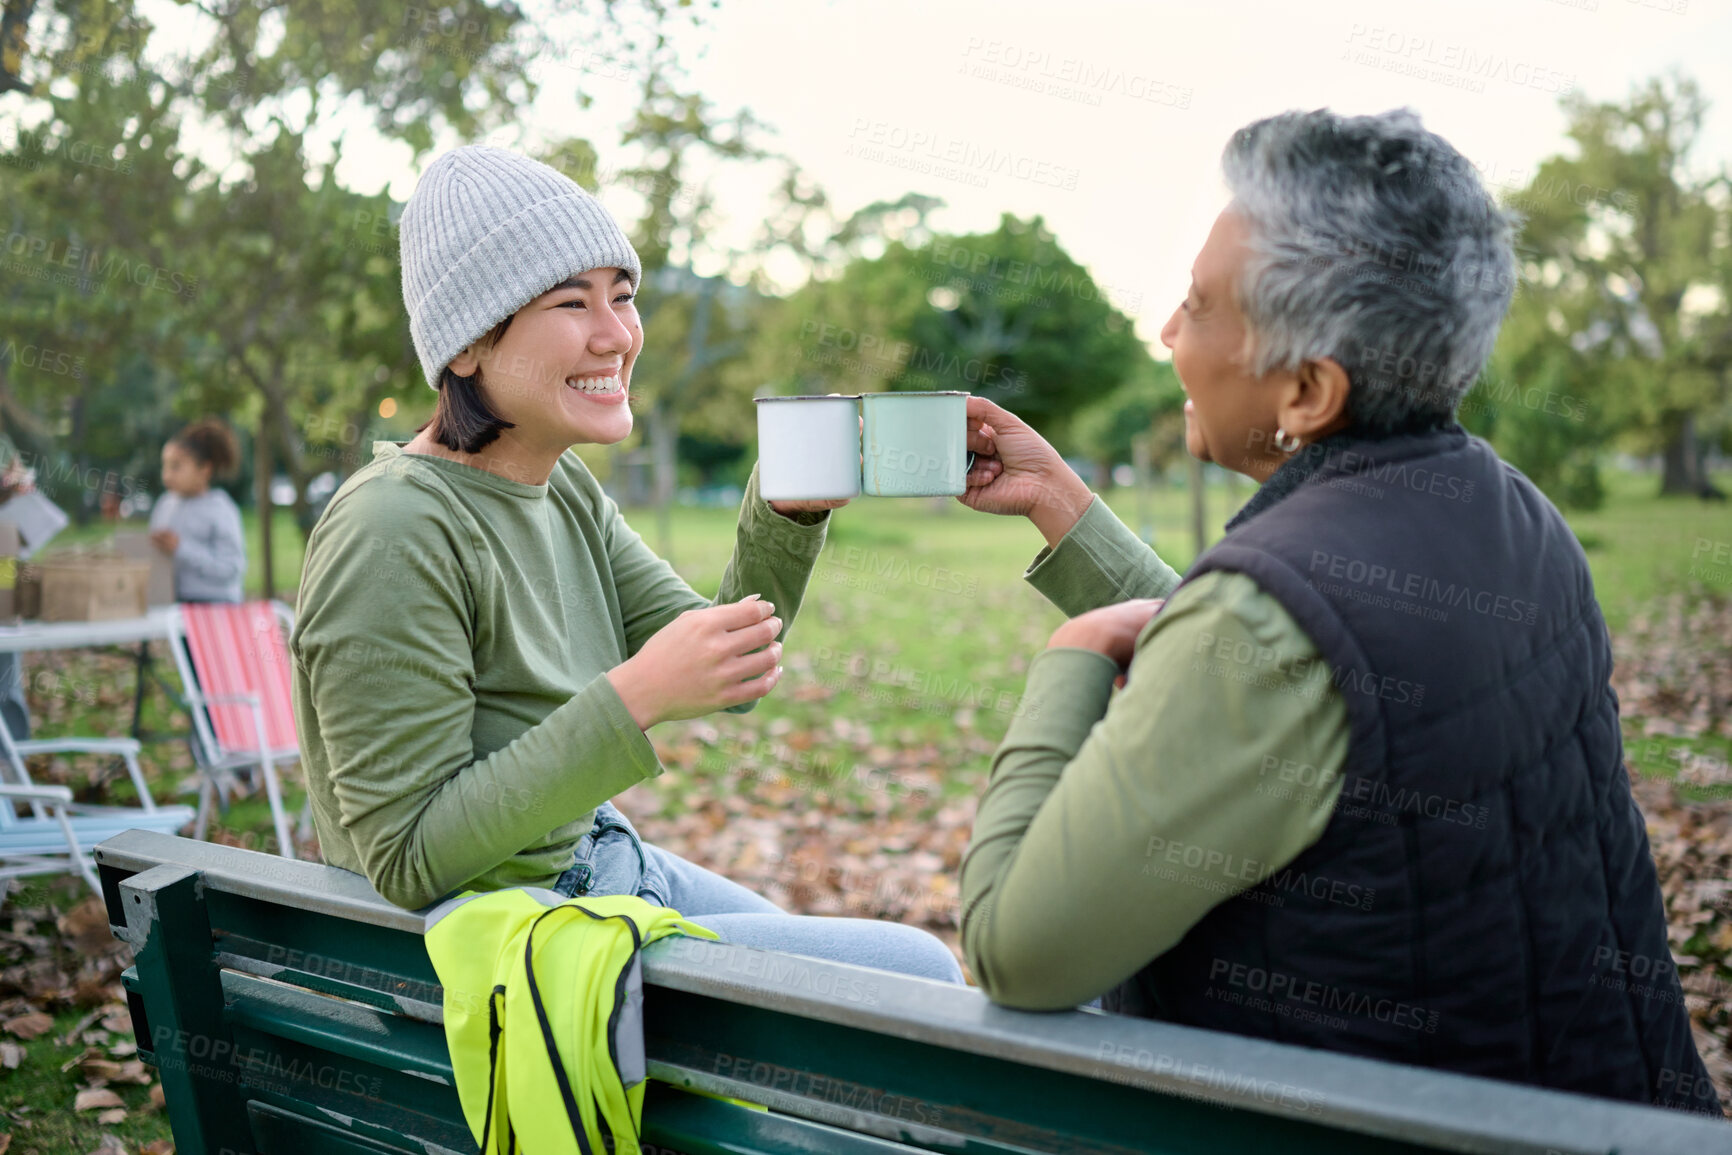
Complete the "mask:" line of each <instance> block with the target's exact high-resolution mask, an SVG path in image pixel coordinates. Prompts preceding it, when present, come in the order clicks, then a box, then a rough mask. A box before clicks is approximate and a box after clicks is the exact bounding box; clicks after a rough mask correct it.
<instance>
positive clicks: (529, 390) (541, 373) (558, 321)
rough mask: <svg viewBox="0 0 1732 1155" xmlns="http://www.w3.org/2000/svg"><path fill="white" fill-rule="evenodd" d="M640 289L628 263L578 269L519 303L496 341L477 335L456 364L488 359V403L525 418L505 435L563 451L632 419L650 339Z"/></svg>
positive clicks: (598, 440)
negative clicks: (636, 367) (635, 378)
mask: <svg viewBox="0 0 1732 1155" xmlns="http://www.w3.org/2000/svg"><path fill="white" fill-rule="evenodd" d="M635 296H636V294H635V293H634V291H633V289H632V285H631V279H630V277H628V276H627V275H626V273H625V271H624V270H622V269H613V268H604V269H590V270H588V271H586V272H582V273H578V274H577V275H575V276H572V277H569V278H567V279H566V280H565V281H563V282H562V283H560V284H558V285H556V286H554V287H553V288H552V289H549V290H548V291H547V292H545V293H543V294H541V295H540V296H539V297H536V298H535V299H534V300H532V301H530V302H529V303H528V304H526V305H524V306H523V307H522V308H521V309H519V310H517V312H516V313H514V314H513V315H512V317H511V324H510V325H509V326H508V327H507V328H506V330H505V333H504V335H503V336H502V337H500V339H499V341H498V342H497V343H496V344H494V345H493V346H492V347H491V348H484V347H482V346H480V345H472V346H470V347H469V348H468V349H465V350H464V351H463V352H462V353H459V354H458V355H457V356H456V357H454V358H452V360H451V368H452V370H453V371H454V372H456V373H458V374H459V375H461V376H465V377H467V376H471V375H473V374H474V372H475V370H476V368H477V367H479V368H480V369H481V371H482V373H481V392H482V394H483V396H484V397H485V398H486V400H487V403H488V405H489V406H490V407H491V408H492V410H493V412H494V413H495V414H497V415H498V416H499V417H501V418H503V419H504V420H506V421H509V422H511V423H512V424H513V425H515V426H516V428H515V429H510V430H506V431H505V432H504V433H503V434H502V435H501V436H502V437H509V438H511V439H513V440H516V441H519V442H522V443H524V445H525V447H526V448H529V449H532V450H543V449H551V450H552V451H553V452H554V453H556V454H557V453H559V452H562V451H563V450H565V449H566V448H568V447H570V446H572V445H581V444H597V445H612V444H613V443H615V442H617V441H622V440H624V439H625V437H626V435H627V434H629V433H630V432H631V426H632V418H631V407H630V404H629V400H630V393H629V390H630V386H631V370H632V365H633V364H634V363H635V362H636V361H637V355H638V351H639V350H641V349H642V348H643V324H642V322H641V321H639V319H638V315H637V304H636V301H635Z"/></svg>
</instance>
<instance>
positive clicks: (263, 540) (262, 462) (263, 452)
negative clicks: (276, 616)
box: [253, 406, 277, 599]
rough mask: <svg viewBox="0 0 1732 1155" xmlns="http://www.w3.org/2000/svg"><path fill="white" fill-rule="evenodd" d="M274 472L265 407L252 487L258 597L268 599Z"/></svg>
mask: <svg viewBox="0 0 1732 1155" xmlns="http://www.w3.org/2000/svg"><path fill="white" fill-rule="evenodd" d="M275 472H276V468H275V466H274V465H273V464H272V462H271V414H270V407H269V406H265V407H263V408H261V409H260V410H259V428H258V434H257V435H256V436H255V437H254V438H253V488H254V489H255V490H256V496H255V500H256V502H257V504H258V510H259V518H258V520H259V565H260V572H261V574H262V575H263V579H264V584H263V591H264V592H263V593H262V594H261V595H260V596H261V597H264V598H267V599H269V598H274V597H276V596H277V587H276V583H275V582H274V581H273V580H272V577H273V575H272V572H271V475H272V474H274V473H275Z"/></svg>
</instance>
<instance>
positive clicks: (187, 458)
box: [150, 418, 247, 602]
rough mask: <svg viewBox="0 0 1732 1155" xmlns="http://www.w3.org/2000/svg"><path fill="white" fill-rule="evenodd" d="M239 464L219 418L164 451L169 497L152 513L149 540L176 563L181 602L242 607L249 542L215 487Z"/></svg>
mask: <svg viewBox="0 0 1732 1155" xmlns="http://www.w3.org/2000/svg"><path fill="white" fill-rule="evenodd" d="M239 464H240V446H239V445H238V444H237V443H236V441H235V435H234V431H233V430H231V429H230V428H229V427H228V426H227V425H224V424H223V423H222V422H221V421H218V420H216V419H215V418H206V419H205V420H203V421H196V422H194V423H193V424H191V425H188V426H187V427H186V428H184V429H182V430H181V431H180V432H179V433H176V434H175V435H174V436H173V437H172V438H171V439H170V440H169V442H168V444H166V445H164V446H163V447H162V485H163V488H164V489H165V490H166V491H167V492H165V493H164V494H163V495H162V496H161V497H159V498H157V500H156V505H155V507H154V508H152V509H151V511H150V540H151V541H153V542H155V543H156V547H157V548H158V549H160V550H162V552H164V553H166V554H168V555H169V556H170V557H172V558H174V599H175V601H178V602H238V601H240V600H241V581H242V579H243V578H245V577H246V573H247V546H246V539H245V537H244V536H243V535H242V533H241V511H240V510H239V509H236V508H235V503H234V498H232V497H230V496H229V495H228V494H227V493H225V492H223V491H222V490H220V489H216V488H214V487H212V485H211V480H212V478H214V477H229V476H232V475H233V473H234V470H235V468H236V466H238V465H239Z"/></svg>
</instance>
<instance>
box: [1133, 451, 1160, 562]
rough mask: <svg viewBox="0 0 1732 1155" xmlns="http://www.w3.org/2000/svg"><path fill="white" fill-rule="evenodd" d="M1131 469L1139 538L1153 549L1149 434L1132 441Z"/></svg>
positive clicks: (1153, 523) (1153, 526) (1153, 528)
mask: <svg viewBox="0 0 1732 1155" xmlns="http://www.w3.org/2000/svg"><path fill="white" fill-rule="evenodd" d="M1131 469H1132V470H1133V471H1134V472H1135V473H1136V483H1135V484H1136V487H1137V536H1138V537H1140V538H1142V539H1143V544H1144V545H1147V546H1150V547H1152V546H1153V545H1154V544H1155V513H1154V509H1153V507H1152V506H1151V504H1150V498H1152V497H1153V496H1154V495H1153V493H1151V492H1150V490H1151V488H1152V487H1151V484H1150V480H1149V435H1148V434H1147V433H1144V434H1142V435H1140V436H1138V437H1133V438H1132V439H1131Z"/></svg>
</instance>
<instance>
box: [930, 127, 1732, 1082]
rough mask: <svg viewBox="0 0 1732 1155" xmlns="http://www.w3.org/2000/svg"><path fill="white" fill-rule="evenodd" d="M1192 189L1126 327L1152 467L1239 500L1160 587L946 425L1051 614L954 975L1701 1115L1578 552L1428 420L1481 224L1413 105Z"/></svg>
mask: <svg viewBox="0 0 1732 1155" xmlns="http://www.w3.org/2000/svg"><path fill="white" fill-rule="evenodd" d="M1225 170H1226V176H1227V181H1228V184H1229V186H1230V188H1231V191H1232V194H1233V195H1232V201H1231V203H1230V204H1229V206H1228V207H1227V209H1226V210H1225V211H1224V212H1222V213H1221V215H1220V218H1219V219H1218V220H1217V221H1216V222H1215V226H1214V228H1213V230H1212V231H1211V232H1210V234H1209V237H1208V240H1207V241H1206V242H1205V243H1204V245H1203V247H1202V250H1201V251H1200V252H1199V254H1198V256H1197V259H1196V263H1195V265H1194V267H1193V269H1192V282H1191V286H1190V289H1189V292H1188V293H1187V294H1186V297H1185V300H1184V303H1183V304H1181V305H1180V306H1179V308H1178V310H1177V311H1176V312H1175V313H1174V314H1173V316H1172V319H1171V320H1169V321H1168V322H1167V325H1166V328H1165V329H1164V330H1163V332H1162V334H1161V338H1162V341H1163V342H1164V343H1165V344H1166V345H1167V346H1168V347H1170V348H1171V349H1172V350H1173V365H1174V368H1175V369H1176V370H1177V372H1178V375H1179V378H1180V380H1181V382H1182V383H1183V385H1184V388H1185V391H1186V394H1187V397H1188V400H1187V401H1186V404H1185V418H1186V421H1185V441H1186V446H1187V448H1188V449H1189V450H1190V452H1191V453H1192V454H1194V455H1195V456H1197V457H1199V458H1202V459H1203V460H1205V461H1213V462H1215V463H1217V464H1219V465H1221V466H1222V467H1224V468H1227V469H1231V470H1235V471H1237V472H1239V473H1242V474H1245V475H1246V476H1249V477H1252V478H1255V479H1256V480H1257V481H1259V482H1261V483H1262V488H1261V489H1260V490H1259V491H1258V492H1257V493H1256V495H1255V496H1254V497H1253V498H1252V499H1251V501H1250V502H1249V503H1248V504H1247V505H1246V506H1245V508H1244V509H1243V510H1241V511H1240V512H1239V513H1238V514H1237V516H1235V517H1234V518H1233V520H1232V521H1231V522H1230V523H1229V524H1228V527H1227V534H1226V536H1225V537H1224V538H1223V539H1222V540H1221V541H1220V542H1219V543H1218V544H1217V545H1215V546H1214V548H1212V549H1210V550H1208V551H1207V552H1206V553H1205V554H1204V555H1203V556H1202V557H1200V558H1198V559H1197V561H1196V562H1195V564H1193V565H1192V567H1191V568H1190V570H1189V571H1188V572H1187V573H1186V575H1185V577H1184V580H1183V581H1180V580H1179V578H1178V575H1176V574H1175V573H1173V571H1172V570H1171V569H1169V568H1168V567H1167V566H1166V565H1165V564H1164V563H1162V562H1161V561H1160V559H1159V558H1157V557H1156V556H1155V555H1154V554H1153V553H1152V552H1151V551H1149V550H1148V549H1147V548H1146V547H1144V546H1142V545H1141V543H1140V542H1138V541H1137V540H1136V538H1135V537H1134V536H1132V535H1131V534H1130V533H1129V532H1128V531H1127V530H1126V529H1125V528H1124V527H1123V526H1122V525H1120V524H1119V523H1118V522H1117V521H1116V520H1114V518H1113V517H1112V515H1111V514H1110V513H1109V512H1108V511H1107V510H1106V508H1105V507H1104V506H1103V505H1101V504H1100V503H1099V502H1098V501H1096V500H1094V499H1093V498H1092V496H1091V495H1090V494H1089V493H1088V491H1087V489H1086V488H1085V487H1084V486H1083V484H1082V482H1081V481H1080V480H1079V479H1077V478H1076V477H1075V476H1074V475H1073V474H1071V473H1070V472H1069V471H1068V470H1067V469H1065V468H1064V467H1063V465H1062V463H1061V462H1059V461H1058V460H1057V458H1056V455H1054V454H1052V451H1051V450H1050V448H1049V447H1047V446H1046V445H1045V443H1044V442H1042V441H1041V440H1040V439H1039V437H1038V436H1036V435H1035V434H1033V433H1032V431H1030V430H1028V428H1027V427H1026V426H1024V425H1022V424H1021V423H1020V422H1018V421H1017V420H1016V419H1015V418H1014V417H1012V416H1010V415H1009V414H1007V413H1004V412H1003V411H1002V410H999V409H997V408H995V407H991V406H988V405H986V404H984V403H982V402H976V403H975V406H974V408H973V411H972V412H973V416H974V418H975V419H976V420H977V421H979V422H980V427H979V428H977V429H976V430H975V432H974V433H973V434H972V436H971V441H972V447H973V448H974V449H975V450H976V451H977V452H978V453H982V454H986V455H987V464H986V465H985V466H984V467H983V468H982V470H981V471H980V473H979V474H978V476H977V477H976V478H975V479H974V481H973V484H974V486H975V487H974V488H972V489H971V490H970V491H969V493H968V494H967V496H966V497H965V499H964V500H965V501H966V502H967V503H968V504H969V505H971V506H973V507H975V508H978V509H984V510H988V511H991V512H1000V513H1022V514H1026V515H1028V516H1029V517H1030V518H1031V519H1032V520H1034V522H1035V523H1036V525H1037V526H1039V527H1040V528H1041V530H1042V532H1043V534H1045V536H1046V538H1047V541H1048V543H1049V546H1050V548H1049V550H1047V551H1044V552H1043V553H1042V554H1041V556H1040V557H1038V558H1037V559H1036V561H1035V564H1034V565H1033V566H1032V567H1031V569H1030V572H1029V575H1028V576H1029V579H1030V581H1031V582H1033V583H1034V585H1035V586H1036V588H1038V589H1040V590H1042V591H1043V592H1045V593H1047V594H1048V596H1049V597H1051V598H1052V599H1053V600H1054V601H1055V602H1056V603H1057V604H1058V605H1059V606H1060V608H1062V609H1064V610H1065V611H1066V612H1067V613H1069V614H1073V615H1075V616H1074V617H1072V618H1071V620H1070V621H1069V622H1067V623H1066V624H1065V625H1063V626H1061V627H1060V628H1059V629H1058V631H1057V632H1056V633H1054V634H1053V636H1052V640H1051V643H1050V646H1049V648H1048V649H1047V650H1046V651H1045V652H1044V653H1043V654H1042V655H1041V656H1039V657H1038V658H1036V659H1035V661H1034V662H1033V663H1032V665H1031V666H1030V669H1029V676H1028V696H1027V703H1026V704H1027V706H1028V708H1027V709H1026V710H1024V711H1022V712H1021V713H1020V715H1019V717H1018V718H1017V720H1016V721H1015V722H1014V723H1013V724H1012V727H1011V730H1010V732H1009V734H1008V735H1007V736H1006V738H1005V741H1004V744H1003V746H1002V747H1001V748H1000V750H999V752H998V755H997V757H996V760H995V762H994V765H993V771H992V780H991V785H990V787H989V788H988V790H987V793H986V796H985V798H984V799H983V801H982V803H981V806H980V812H979V817H978V819H977V821H976V827H975V834H974V842H973V845H972V846H971V848H970V851H969V854H968V857H967V859H966V861H965V863H964V865H963V871H962V890H963V904H964V908H963V924H962V929H963V942H964V947H965V950H966V953H967V956H968V959H969V962H970V964H971V965H972V967H973V970H974V973H975V975H976V976H977V977H978V979H979V981H980V983H981V985H982V986H983V987H984V988H985V989H986V991H987V992H988V993H989V994H990V995H991V996H992V997H993V998H994V999H996V1000H998V1001H1000V1002H1003V1003H1008V1004H1010V1005H1012V1006H1018V1007H1029V1008H1054V1007H1065V1006H1072V1005H1075V1004H1077V1003H1081V1002H1085V1001H1088V1000H1091V999H1095V998H1097V997H1101V998H1102V999H1103V1002H1104V1005H1105V1006H1106V1007H1107V1008H1108V1009H1114V1010H1119V1011H1121V1012H1123V1013H1127V1014H1133V1015H1142V1016H1148V1017H1160V1018H1165V1019H1170V1020H1174V1021H1177V1022H1181V1023H1189V1024H1194V1025H1198V1026H1204V1027H1211V1028H1216V1029H1219V1030H1227V1031H1234V1032H1237V1033H1241V1034H1246V1035H1256V1036H1261V1037H1264V1038H1269V1039H1277V1040H1280V1041H1283V1042H1291V1043H1298V1044H1302V1045H1306V1046H1314V1047H1322V1048H1327V1049H1331V1050H1338V1051H1348V1052H1353V1053H1357V1054H1362V1055H1370V1056H1375V1057H1378V1058H1383V1059H1391V1060H1396V1061H1401V1062H1408V1063H1414V1064H1418V1065H1421V1066H1428V1067H1438V1068H1445V1069H1450V1070H1455V1071H1463V1072H1468V1073H1472V1074H1479V1075H1486V1076H1492V1077H1496V1078H1504V1079H1510V1080H1515V1081H1519V1082H1526V1083H1535V1084H1541V1085H1545V1086H1551V1087H1558V1088H1563V1089H1567V1090H1572V1091H1578V1092H1584V1093H1589V1094H1597V1095H1603V1096H1608V1097H1613V1098H1620V1099H1633V1100H1640V1101H1652V1102H1658V1103H1665V1104H1667V1105H1671V1106H1685V1107H1695V1108H1700V1109H1707V1110H1711V1111H1715V1112H1717V1111H1718V1104H1717V1102H1715V1101H1714V1098H1713V1093H1712V1091H1711V1090H1710V1089H1708V1088H1709V1084H1708V1082H1707V1079H1706V1075H1705V1072H1704V1069H1703V1066H1702V1062H1701V1060H1700V1058H1699V1057H1698V1055H1697V1053H1696V1049H1695V1046H1694V1044H1693V1043H1692V1040H1691V1036H1690V1026H1689V1020H1688V1017H1687V1016H1686V1014H1685V1010H1684V1006H1683V999H1682V994H1681V991H1680V989H1679V984H1678V981H1677V978H1676V971H1675V968H1674V967H1673V965H1672V958H1671V954H1670V952H1669V950H1668V948H1667V944H1666V923H1665V914H1664V911H1663V909H1662V906H1661V900H1660V890H1659V886H1658V884H1657V881H1656V878H1655V873H1654V866H1653V862H1652V860H1651V859H1650V856H1649V853H1648V843H1647V837H1646V834H1645V832H1644V828H1643V822H1642V816H1641V814H1640V813H1639V812H1638V810H1637V808H1636V806H1635V804H1634V801H1633V800H1632V798H1631V795H1630V789H1629V784H1628V780H1627V778H1626V776H1625V773H1624V769H1623V757H1622V750H1621V746H1620V738H1619V727H1618V703H1617V699H1616V697H1615V696H1614V694H1613V692H1612V690H1611V688H1610V686H1609V685H1608V682H1607V680H1608V676H1609V674H1610V672H1611V651H1610V649H1609V646H1608V643H1607V635H1606V627H1605V624H1604V622H1603V620H1602V619H1601V616H1600V610H1599V606H1598V604H1597V603H1596V601H1595V599H1594V591H1593V583H1592V581H1591V579H1590V577H1589V573H1588V566H1587V562H1586V560H1585V559H1584V557H1583V555H1582V551H1581V549H1580V548H1579V546H1578V545H1577V543H1576V540H1575V538H1574V536H1573V535H1572V534H1571V532H1570V530H1569V527H1568V526H1567V525H1566V524H1565V523H1564V520H1563V518H1562V517H1561V516H1560V515H1559V514H1558V512H1557V510H1556V509H1555V508H1553V506H1552V505H1551V503H1549V502H1548V501H1547V500H1546V499H1545V498H1544V497H1543V496H1542V495H1541V494H1540V493H1539V491H1538V490H1536V489H1535V488H1534V487H1533V485H1532V484H1530V483H1529V482H1528V480H1527V479H1526V478H1524V477H1523V476H1522V475H1521V474H1520V473H1518V472H1517V471H1516V470H1514V469H1512V468H1510V467H1509V466H1508V465H1506V464H1504V463H1503V462H1502V461H1500V460H1499V459H1498V457H1497V455H1496V454H1495V453H1494V452H1493V451H1492V449H1491V448H1490V446H1488V445H1486V444H1485V443H1484V442H1483V441H1480V440H1478V439H1476V438H1473V437H1470V436H1469V435H1468V434H1467V433H1465V432H1464V431H1463V430H1462V429H1461V427H1460V426H1459V425H1457V424H1456V422H1455V419H1454V413H1455V409H1456V406H1457V404H1458V403H1459V402H1460V400H1461V397H1462V395H1463V394H1464V393H1465V392H1466V390H1467V388H1468V387H1469V385H1470V384H1472V382H1473V380H1474V379H1475V377H1476V376H1477V375H1478V373H1479V372H1480V370H1481V369H1482V368H1483V366H1484V364H1485V362H1486V359H1487V357H1488V356H1489V354H1490V352H1491V349H1492V344H1493V341H1494V340H1495V339H1496V336H1497V331H1498V326H1499V325H1500V324H1501V322H1502V319H1503V315H1504V312H1505V310H1506V308H1507V307H1508V304H1509V300H1510V296H1511V293H1512V291H1513V288H1514V281H1515V276H1516V272H1515V266H1514V260H1513V256H1512V251H1511V244H1510V232H1511V228H1510V222H1509V221H1508V220H1507V219H1506V217H1505V215H1504V214H1503V213H1502V212H1501V211H1500V210H1499V209H1498V207H1497V206H1496V205H1495V203H1494V202H1493V201H1492V199H1491V198H1490V197H1489V196H1488V195H1487V193H1486V192H1485V190H1484V188H1483V186H1482V185H1481V184H1480V182H1479V180H1478V179H1477V176H1476V174H1475V172H1474V170H1473V168H1472V167H1471V166H1470V165H1469V163H1468V162H1467V161H1466V160H1465V159H1463V158H1462V156H1461V154H1460V153H1458V152H1456V151H1455V149H1453V148H1452V147H1450V145H1449V144H1447V143H1446V142H1445V141H1443V140H1442V139H1440V138H1439V137H1437V136H1435V135H1433V134H1431V133H1429V132H1427V131H1425V130H1424V129H1423V128H1422V127H1421V125H1420V123H1419V121H1418V119H1417V118H1416V117H1415V116H1414V115H1412V114H1411V113H1408V112H1392V113H1386V114H1384V115H1380V116H1369V117H1352V118H1344V117H1340V116H1337V115H1334V114H1332V113H1330V112H1327V111H1319V112H1312V113H1289V114H1286V115H1282V116H1277V117H1273V118H1270V119H1268V120H1263V121H1259V122H1258V123H1256V124H1253V125H1251V126H1249V127H1247V128H1245V129H1243V130H1241V131H1240V132H1239V133H1237V134H1236V135H1235V136H1234V137H1233V139H1232V141H1231V142H1230V143H1229V144H1228V146H1227V149H1226V153H1225ZM1127 598H1138V599H1153V598H1164V599H1166V601H1165V607H1164V609H1163V608H1161V603H1160V602H1158V601H1152V600H1131V601H1126V600H1125V599H1127ZM1112 603H1117V604H1112ZM1100 607H1105V608H1100ZM1157 610H1158V611H1159V613H1158V616H1157ZM1115 680H1119V681H1122V682H1123V691H1122V692H1121V693H1119V694H1118V695H1117V696H1114V694H1113V689H1114V683H1115ZM1704 1091H1706V1093H1705V1094H1704Z"/></svg>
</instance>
